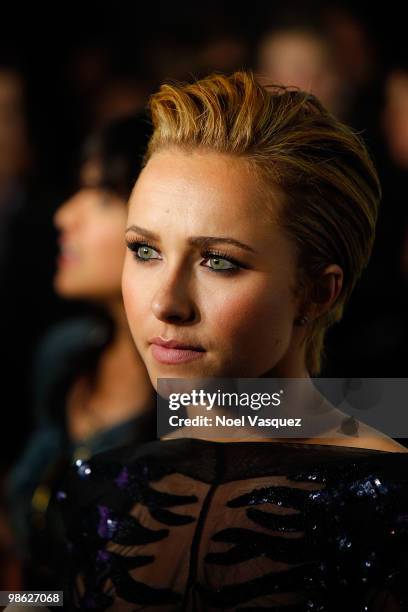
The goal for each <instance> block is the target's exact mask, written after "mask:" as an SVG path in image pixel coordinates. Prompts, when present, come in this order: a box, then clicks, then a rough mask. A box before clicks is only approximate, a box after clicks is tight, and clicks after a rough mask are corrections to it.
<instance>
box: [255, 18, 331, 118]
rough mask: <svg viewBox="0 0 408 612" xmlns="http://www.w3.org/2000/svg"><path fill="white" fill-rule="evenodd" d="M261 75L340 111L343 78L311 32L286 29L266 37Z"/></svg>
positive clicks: (263, 42) (260, 59) (261, 53)
mask: <svg viewBox="0 0 408 612" xmlns="http://www.w3.org/2000/svg"><path fill="white" fill-rule="evenodd" d="M258 72H259V74H260V75H261V76H262V77H266V79H267V80H268V81H270V82H272V83H278V84H281V85H287V86H290V87H299V88H300V89H302V90H304V91H309V92H311V93H313V94H314V95H316V96H317V97H318V98H319V100H321V101H322V102H323V104H324V105H325V106H326V107H328V108H329V109H330V110H331V111H332V112H336V113H337V112H339V111H340V108H339V99H338V98H339V90H340V78H339V75H338V74H337V71H336V68H335V66H334V65H333V61H332V57H331V50H330V48H329V47H328V45H327V44H326V43H325V41H324V40H323V39H320V38H318V37H317V36H314V35H313V34H312V33H309V32H306V31H305V32H303V31H291V30H287V31H285V30H283V31H281V32H275V33H272V34H270V35H269V36H266V37H265V38H264V40H263V41H262V43H261V45H260V47H259V54H258Z"/></svg>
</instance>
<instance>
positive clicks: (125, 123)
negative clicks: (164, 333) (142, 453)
mask: <svg viewBox="0 0 408 612" xmlns="http://www.w3.org/2000/svg"><path fill="white" fill-rule="evenodd" d="M148 134H149V125H148V123H147V121H146V118H145V117H143V116H135V117H129V118H126V119H122V120H120V121H117V122H116V123H113V124H112V125H110V126H109V127H107V128H105V130H104V131H102V132H101V133H100V134H98V135H97V136H95V137H94V138H92V140H90V141H89V143H88V147H87V150H86V152H85V157H84V160H83V163H82V166H81V173H80V186H79V189H78V190H77V191H76V193H75V194H74V195H73V196H72V197H71V198H70V199H69V200H67V201H66V202H65V203H64V204H63V205H62V206H61V207H60V208H59V209H58V211H57V212H56V214H55V225H56V227H57V229H58V230H59V246H60V254H59V257H58V265H57V271H56V275H55V279H54V286H55V289H56V292H57V293H58V295H59V296H61V297H63V298H67V299H75V300H82V301H83V302H85V303H86V304H88V315H87V316H82V317H77V318H76V319H72V320H69V321H65V322H63V323H62V324H58V325H57V326H56V327H55V328H54V329H53V330H52V331H51V332H50V333H49V334H48V335H47V337H46V339H45V341H44V342H43V343H42V346H41V348H40V351H39V355H38V359H37V362H36V364H35V365H36V375H35V389H34V390H35V396H36V397H35V404H36V407H35V408H36V411H37V422H38V425H37V428H36V430H35V432H34V433H33V435H32V437H31V439H30V440H29V443H28V446H27V448H26V451H25V453H24V455H23V457H22V458H21V460H20V461H19V463H18V464H17V465H16V466H15V468H14V470H13V471H12V473H11V475H10V477H9V486H8V488H9V498H10V505H11V507H10V512H11V518H12V521H13V523H14V526H15V531H16V536H17V538H18V542H19V548H20V550H21V554H22V555H23V556H24V587H25V588H37V589H38V588H43V589H50V588H58V587H61V584H62V583H61V570H62V565H63V558H61V556H60V554H59V551H61V537H62V532H61V525H60V523H59V521H58V514H57V513H55V511H54V508H53V505H52V503H49V501H50V498H51V495H52V492H53V491H54V489H55V487H57V485H58V483H59V482H60V479H61V478H62V477H63V475H64V473H65V470H66V468H67V467H68V464H71V463H72V462H73V461H75V462H76V464H78V465H80V464H81V461H82V460H84V459H86V458H88V457H90V456H92V455H94V454H96V453H98V452H101V451H104V450H107V449H110V448H113V447H116V446H119V445H120V444H124V443H128V442H132V444H135V445H137V444H139V443H142V442H144V441H147V440H152V439H154V438H155V410H154V404H155V394H154V391H153V388H152V386H151V384H150V380H149V378H148V375H147V372H146V368H145V366H144V363H143V362H142V360H141V358H140V356H139V354H138V352H137V351H136V350H135V347H134V344H133V341H132V338H131V334H130V331H129V327H128V324H127V321H126V317H125V311H124V307H123V299H122V294H121V273H122V267H123V259H124V254H125V246H124V240H123V231H124V228H125V224H126V216H127V208H126V202H127V200H128V197H129V194H130V192H131V190H132V187H133V184H134V181H135V179H136V178H137V173H138V170H139V169H140V165H141V160H142V153H143V152H144V149H145V147H146V143H147V139H148Z"/></svg>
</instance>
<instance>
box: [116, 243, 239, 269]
mask: <svg viewBox="0 0 408 612" xmlns="http://www.w3.org/2000/svg"><path fill="white" fill-rule="evenodd" d="M140 247H148V248H149V249H153V250H154V251H156V249H155V247H154V246H153V245H151V244H150V243H149V242H147V241H145V240H143V241H139V240H138V241H131V242H127V248H128V249H129V250H130V251H132V253H133V256H134V258H135V261H137V262H139V263H142V264H145V263H148V262H149V261H150V260H149V259H143V257H139V256H138V254H137V251H138V249H139V248H140ZM201 256H202V257H203V258H204V259H205V260H207V259H211V258H213V257H218V258H219V259H225V260H226V261H228V263H231V264H233V265H234V266H236V267H235V268H227V269H225V270H214V268H211V267H210V266H204V267H206V268H208V269H209V270H211V272H216V273H217V274H219V273H220V272H222V273H223V274H233V273H236V272H238V270H239V269H243V268H245V266H243V264H241V263H240V262H239V261H237V260H236V259H234V258H233V257H231V256H230V255H228V253H225V252H222V251H204V252H203V253H202V254H201ZM154 259H155V258H154Z"/></svg>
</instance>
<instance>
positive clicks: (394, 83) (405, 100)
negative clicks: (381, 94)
mask: <svg viewBox="0 0 408 612" xmlns="http://www.w3.org/2000/svg"><path fill="white" fill-rule="evenodd" d="M383 128H384V135H385V139H386V141H387V144H388V149H389V152H390V155H391V157H392V159H393V161H394V162H395V163H396V164H397V165H398V166H399V167H400V168H405V169H407V168H408V72H399V71H395V72H393V73H391V74H390V75H389V76H388V79H387V81H386V86H385V109H384V116H383Z"/></svg>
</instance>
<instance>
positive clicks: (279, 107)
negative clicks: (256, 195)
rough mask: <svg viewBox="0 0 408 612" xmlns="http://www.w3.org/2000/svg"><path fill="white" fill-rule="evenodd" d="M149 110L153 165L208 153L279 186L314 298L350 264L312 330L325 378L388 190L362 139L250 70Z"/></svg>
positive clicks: (312, 350)
mask: <svg viewBox="0 0 408 612" xmlns="http://www.w3.org/2000/svg"><path fill="white" fill-rule="evenodd" d="M150 110H151V114H152V121H153V128H154V131H153V135H152V138H151V140H150V143H149V147H148V151H147V154H146V161H147V160H148V159H149V157H150V156H151V155H152V154H153V153H154V152H156V151H158V150H161V149H164V148H168V147H174V146H176V147H181V148H183V149H188V150H192V149H195V148H205V149H208V150H212V151H215V152H220V153H227V154H230V155H233V156H238V157H241V158H243V159H245V160H247V161H249V162H250V163H251V164H252V165H253V167H254V170H255V171H257V172H258V173H259V175H260V176H261V177H262V178H263V179H264V181H265V182H266V185H269V186H270V187H271V189H273V188H274V187H275V189H276V186H278V187H279V188H280V191H281V192H283V194H284V197H283V202H282V206H281V207H280V208H281V211H280V214H279V222H280V223H281V225H282V227H284V228H285V229H286V230H287V232H288V235H289V236H290V237H291V238H292V240H294V242H295V244H296V246H297V248H298V256H299V257H298V261H299V287H300V288H301V291H302V292H303V295H304V296H305V297H306V296H308V297H310V295H308V287H309V288H310V287H311V282H310V281H313V280H314V279H316V278H318V276H319V273H321V272H322V271H323V270H324V268H325V267H326V266H328V265H330V264H333V263H335V264H338V265H339V266H340V267H341V268H342V270H343V274H344V281H343V287H342V290H341V292H340V294H339V296H338V298H337V300H336V302H335V303H334V304H333V306H332V308H331V309H330V310H329V311H328V312H326V313H324V314H323V315H321V316H320V317H317V319H315V320H314V321H312V322H311V323H310V325H309V326H308V329H307V334H306V338H305V342H306V346H305V358H306V367H307V369H308V371H309V372H310V374H311V375H312V376H313V375H317V374H318V373H319V372H320V370H321V362H322V356H324V337H325V333H326V331H327V329H328V328H329V327H330V326H331V325H333V323H335V322H336V321H339V320H340V319H341V318H342V315H343V310H344V306H345V305H346V303H347V302H348V300H349V298H350V295H351V293H352V291H353V289H354V287H355V285H356V282H357V281H358V279H359V277H360V276H361V273H362V271H363V270H364V268H365V267H366V266H367V264H368V261H369V258H370V255H371V250H372V246H373V242H374V237H375V225H376V221H377V216H378V206H379V202H380V199H381V187H380V183H379V180H378V176H377V173H376V170H375V168H374V165H373V163H372V160H371V158H370V156H369V154H368V152H367V149H366V147H365V145H364V143H363V141H362V139H361V138H360V137H359V136H358V135H357V134H356V133H355V132H354V131H353V130H352V129H351V128H349V127H347V126H346V125H344V124H343V123H341V122H340V121H339V120H337V119H336V118H335V117H334V116H333V115H332V114H331V113H329V112H328V111H327V110H326V109H325V108H324V107H323V106H322V104H321V103H320V102H319V101H318V100H317V99H316V97H314V96H313V95H311V94H308V93H306V92H303V91H300V90H298V89H294V88H288V87H284V86H280V85H272V86H263V85H261V84H260V83H259V82H257V80H256V78H255V76H254V75H253V74H252V73H251V72H236V73H234V74H232V75H230V76H224V75H221V74H215V75H212V76H209V77H207V78H205V79H202V80H199V81H197V82H195V83H193V84H177V85H176V84H166V85H162V87H161V89H160V90H159V91H158V92H157V93H156V94H154V95H153V96H152V97H151V100H150Z"/></svg>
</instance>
